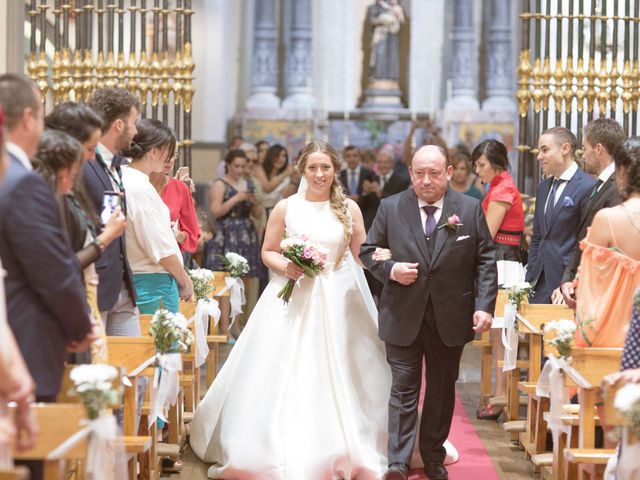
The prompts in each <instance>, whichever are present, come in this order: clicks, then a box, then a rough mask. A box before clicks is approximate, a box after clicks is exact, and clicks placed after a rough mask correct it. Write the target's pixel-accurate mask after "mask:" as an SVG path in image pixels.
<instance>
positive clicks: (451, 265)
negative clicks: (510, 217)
mask: <svg viewBox="0 0 640 480" xmlns="http://www.w3.org/2000/svg"><path fill="white" fill-rule="evenodd" d="M409 172H410V175H411V183H412V186H413V188H410V189H408V190H406V191H404V192H402V193H399V194H397V195H393V196H390V197H388V198H386V199H383V200H382V202H381V203H380V208H379V209H378V213H377V215H376V217H375V220H374V222H373V225H372V227H371V230H369V234H368V236H367V240H366V242H365V243H364V244H363V245H362V249H361V251H360V258H361V259H362V262H363V264H364V265H365V266H366V268H367V269H369V270H370V271H371V272H372V273H373V274H374V275H375V276H376V278H377V279H378V280H380V281H381V282H382V283H384V289H383V291H382V298H381V300H380V307H379V314H378V323H379V326H378V328H379V335H380V338H381V339H382V340H383V341H384V342H385V346H386V351H387V361H388V362H389V365H390V366H391V373H392V379H393V380H392V387H391V396H390V400H389V443H388V458H389V470H388V471H387V473H386V474H385V477H384V478H385V479H387V480H404V479H406V478H407V475H408V471H409V467H410V461H411V452H412V450H413V445H414V443H415V437H416V430H417V418H418V398H419V394H420V386H421V372H422V363H423V359H424V361H425V362H426V372H425V381H426V383H427V386H428V387H427V391H426V395H425V398H424V403H423V414H422V420H421V425H420V438H419V440H418V442H419V447H420V453H421V455H422V458H423V460H424V464H425V473H426V474H427V476H428V478H430V479H437V480H442V479H447V478H448V474H447V470H446V468H445V467H444V465H443V461H444V458H445V449H444V446H443V444H444V441H445V440H446V438H447V436H448V434H449V429H450V428H451V419H452V417H453V407H454V401H455V382H456V380H457V378H458V370H459V364H460V356H461V355H462V350H463V348H464V345H465V344H466V343H467V342H469V341H471V340H472V339H473V338H474V335H475V333H474V332H484V331H486V330H488V329H489V328H490V327H491V321H492V312H493V311H494V308H495V301H496V294H497V289H498V286H497V270H496V262H495V252H494V249H493V242H492V241H491V234H490V233H489V229H488V228H487V224H486V220H485V218H484V214H483V212H482V206H481V205H480V203H479V202H478V201H477V200H476V199H473V198H471V197H468V196H465V195H461V194H459V193H457V192H455V191H453V190H451V189H450V188H448V187H447V182H448V181H449V180H450V179H451V176H452V173H453V169H452V167H451V165H450V163H449V161H448V156H447V152H446V151H445V150H444V149H442V148H441V147H439V146H436V145H429V146H425V147H422V148H421V149H420V150H418V151H417V152H416V154H415V155H414V157H413V160H412V164H411V167H410V169H409ZM378 247H380V248H386V249H390V250H391V253H392V256H393V258H392V259H391V260H385V261H376V260H374V259H373V255H374V252H375V250H376V248H378Z"/></svg>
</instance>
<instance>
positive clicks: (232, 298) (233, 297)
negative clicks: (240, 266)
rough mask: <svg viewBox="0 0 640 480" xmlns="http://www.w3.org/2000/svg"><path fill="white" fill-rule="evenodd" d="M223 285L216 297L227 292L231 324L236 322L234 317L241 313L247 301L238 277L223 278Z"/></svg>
mask: <svg viewBox="0 0 640 480" xmlns="http://www.w3.org/2000/svg"><path fill="white" fill-rule="evenodd" d="M224 283H225V284H226V285H227V286H226V287H224V288H223V289H222V290H220V292H218V294H217V295H222V294H223V293H225V292H226V291H227V290H229V303H230V304H231V313H230V314H229V316H230V317H231V324H230V325H229V327H231V326H233V322H235V321H236V317H237V316H238V315H239V314H241V313H242V306H243V305H244V304H245V303H247V299H246V298H245V296H244V283H243V282H242V279H241V278H238V277H224ZM216 325H217V320H216Z"/></svg>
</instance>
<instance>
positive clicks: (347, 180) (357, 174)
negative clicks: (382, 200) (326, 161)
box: [340, 145, 378, 228]
mask: <svg viewBox="0 0 640 480" xmlns="http://www.w3.org/2000/svg"><path fill="white" fill-rule="evenodd" d="M343 156H344V161H345V163H346V164H347V168H345V169H344V170H342V171H341V172H340V182H342V186H343V187H344V188H345V190H346V192H347V194H348V195H349V198H351V199H352V200H353V201H354V202H356V203H357V204H358V206H359V207H360V210H361V211H362V215H363V217H364V218H366V216H367V212H370V211H371V210H372V209H375V202H376V195H375V193H374V192H373V191H372V190H371V184H372V183H373V182H377V181H378V176H377V175H376V174H375V173H374V172H373V170H369V169H368V168H365V167H363V166H362V165H361V157H360V150H359V149H358V147H354V146H353V145H349V146H348V147H346V148H345V149H344V152H343ZM374 216H375V213H374V214H373V215H371V218H372V219H373V217H374ZM365 228H366V224H365Z"/></svg>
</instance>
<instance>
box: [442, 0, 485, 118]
mask: <svg viewBox="0 0 640 480" xmlns="http://www.w3.org/2000/svg"><path fill="white" fill-rule="evenodd" d="M451 40H452V45H453V58H452V62H451V71H450V73H449V79H450V80H451V98H450V99H448V100H447V104H446V105H445V110H478V109H479V108H480V106H479V104H478V99H477V96H478V95H477V90H478V89H477V85H476V80H477V74H476V71H477V63H478V52H477V50H476V45H475V32H474V26H473V0H454V4H453V33H452V39H451Z"/></svg>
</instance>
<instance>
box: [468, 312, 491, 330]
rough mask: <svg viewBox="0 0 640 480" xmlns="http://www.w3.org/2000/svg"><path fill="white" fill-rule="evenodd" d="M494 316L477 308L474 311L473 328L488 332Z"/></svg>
mask: <svg viewBox="0 0 640 480" xmlns="http://www.w3.org/2000/svg"><path fill="white" fill-rule="evenodd" d="M492 321H493V316H492V315H491V314H490V313H487V312H483V311H482V310H476V311H475V312H473V329H474V330H475V331H476V332H478V333H483V332H486V331H487V330H489V329H490V328H491V323H492Z"/></svg>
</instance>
